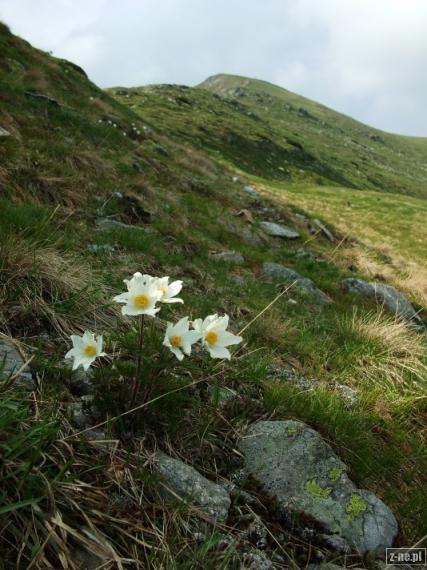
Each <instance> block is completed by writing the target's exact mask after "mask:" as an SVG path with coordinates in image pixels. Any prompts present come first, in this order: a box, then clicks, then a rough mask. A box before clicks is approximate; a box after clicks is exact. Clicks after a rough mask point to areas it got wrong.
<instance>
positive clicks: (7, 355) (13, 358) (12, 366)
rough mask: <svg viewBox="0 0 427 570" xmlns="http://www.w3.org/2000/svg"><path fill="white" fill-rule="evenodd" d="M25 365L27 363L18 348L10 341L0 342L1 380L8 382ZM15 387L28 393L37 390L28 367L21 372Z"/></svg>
mask: <svg viewBox="0 0 427 570" xmlns="http://www.w3.org/2000/svg"><path fill="white" fill-rule="evenodd" d="M24 364H25V361H24V359H23V358H22V356H21V354H20V353H19V351H18V349H17V348H16V346H15V345H14V344H13V343H12V342H10V341H8V340H0V379H1V380H8V379H9V378H10V377H11V376H13V375H14V374H16V373H17V372H18V370H20V369H21V367H22V366H24ZM13 385H14V386H17V387H19V388H23V389H24V390H28V391H32V390H34V389H35V387H36V386H35V382H34V380H33V376H32V374H31V371H30V369H29V368H28V366H27V367H25V368H23V369H22V370H21V372H20V373H19V376H18V377H17V378H16V379H15V381H14V383H13Z"/></svg>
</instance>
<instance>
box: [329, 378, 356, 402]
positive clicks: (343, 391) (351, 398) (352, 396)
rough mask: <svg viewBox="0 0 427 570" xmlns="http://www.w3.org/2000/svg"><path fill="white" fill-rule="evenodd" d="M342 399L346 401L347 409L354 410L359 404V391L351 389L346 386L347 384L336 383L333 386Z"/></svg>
mask: <svg viewBox="0 0 427 570" xmlns="http://www.w3.org/2000/svg"><path fill="white" fill-rule="evenodd" d="M331 388H333V389H334V390H335V391H336V392H338V394H339V395H340V396H341V398H342V399H343V400H344V404H345V407H346V408H354V406H355V405H356V404H357V402H358V395H357V390H355V389H354V388H350V386H346V385H345V384H340V383H339V382H334V383H333V384H332V385H331Z"/></svg>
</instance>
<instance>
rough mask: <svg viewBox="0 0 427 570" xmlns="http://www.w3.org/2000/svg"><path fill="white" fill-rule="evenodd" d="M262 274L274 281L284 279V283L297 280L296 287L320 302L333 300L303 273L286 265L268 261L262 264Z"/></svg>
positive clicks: (325, 302)
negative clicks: (303, 275)
mask: <svg viewBox="0 0 427 570" xmlns="http://www.w3.org/2000/svg"><path fill="white" fill-rule="evenodd" d="M262 274H263V275H264V277H266V278H267V279H269V280H273V281H282V282H283V283H293V282H295V285H294V287H295V288H296V289H298V291H299V292H300V293H302V294H304V295H308V296H309V297H311V298H312V299H314V300H315V301H316V302H317V303H319V304H328V303H331V302H332V301H331V299H330V298H329V297H328V296H327V295H326V293H324V292H323V291H321V290H320V289H318V288H317V287H316V285H315V284H314V283H313V281H312V280H311V279H308V277H302V275H300V274H299V273H297V272H296V271H294V270H293V269H289V268H288V267H285V266H284V265H280V264H279V263H273V262H268V261H267V262H265V263H263V265H262Z"/></svg>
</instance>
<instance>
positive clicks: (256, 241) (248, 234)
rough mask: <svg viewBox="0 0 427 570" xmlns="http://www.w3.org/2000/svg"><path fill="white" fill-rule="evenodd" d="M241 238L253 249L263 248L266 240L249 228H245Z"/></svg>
mask: <svg viewBox="0 0 427 570" xmlns="http://www.w3.org/2000/svg"><path fill="white" fill-rule="evenodd" d="M239 237H240V238H241V239H242V241H244V242H245V243H247V244H248V245H252V246H253V247H261V246H263V245H264V240H263V239H262V238H261V237H260V236H259V235H258V234H256V233H255V232H253V231H252V230H250V229H249V228H243V229H242V230H241V232H239Z"/></svg>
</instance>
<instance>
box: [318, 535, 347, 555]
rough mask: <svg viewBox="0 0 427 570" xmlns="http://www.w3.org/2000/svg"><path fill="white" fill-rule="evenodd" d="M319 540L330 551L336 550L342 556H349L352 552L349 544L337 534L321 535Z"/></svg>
mask: <svg viewBox="0 0 427 570" xmlns="http://www.w3.org/2000/svg"><path fill="white" fill-rule="evenodd" d="M319 538H320V540H321V541H322V542H323V544H324V545H325V546H326V547H327V548H328V549H331V550H335V551H336V552H340V553H342V554H349V553H350V552H351V548H350V546H349V544H348V542H347V541H346V540H344V539H343V538H342V537H341V536H338V535H337V534H321V535H320V536H319Z"/></svg>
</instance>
